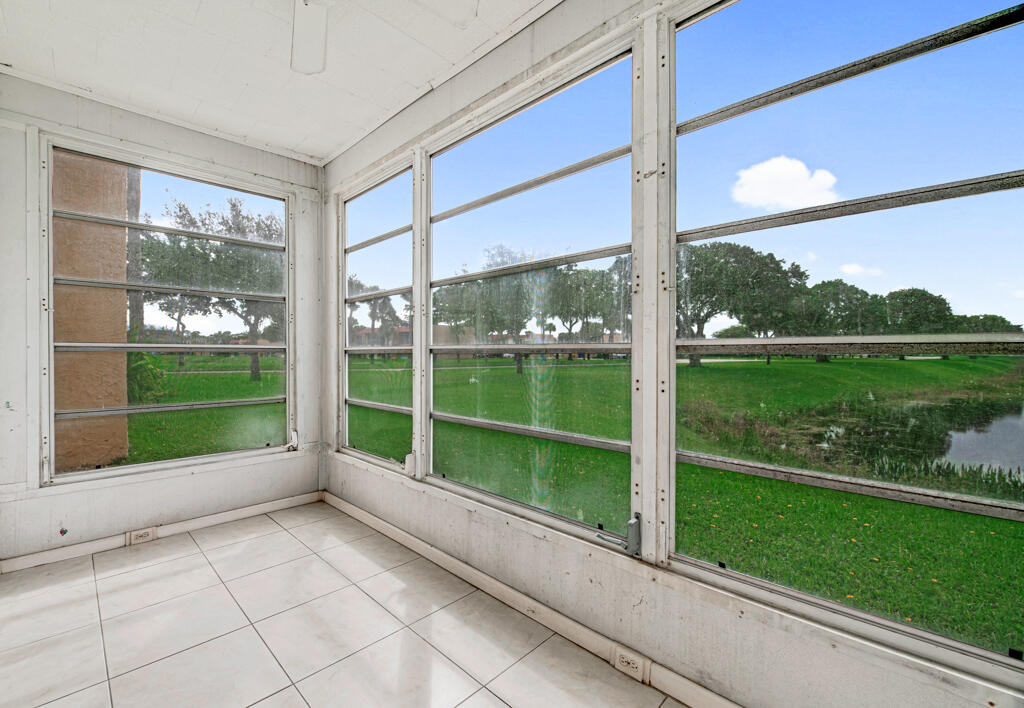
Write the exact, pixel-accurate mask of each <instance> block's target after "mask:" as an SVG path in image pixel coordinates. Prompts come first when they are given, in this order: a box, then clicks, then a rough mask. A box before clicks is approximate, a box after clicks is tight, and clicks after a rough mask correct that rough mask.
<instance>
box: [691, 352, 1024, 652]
mask: <svg viewBox="0 0 1024 708" xmlns="http://www.w3.org/2000/svg"><path fill="white" fill-rule="evenodd" d="M722 366H724V364H723V365H722ZM772 366H774V364H772ZM1022 547H1024V524H1021V523H1019V522H1014V521H1007V520H1003V519H994V518H991V517H986V516H976V515H973V514H966V513H962V512H956V511H950V510H947V509H937V508H932V507H927V506H919V505H916V504H908V503H904V502H897V501H892V500H888V499H876V498H873V497H866V496H862V495H859V494H850V493H845V492H838V491H833V490H830V489H821V488H818V487H809V486H807V485H797V484H793V483H790V482H782V481H778V480H773V479H765V478H761V477H753V476H750V475H744V474H738V473H735V472H724V471H720V470H714V469H708V468H706V467H698V466H695V465H685V464H679V465H677V468H676V549H677V551H678V552H679V553H682V554H685V555H688V556H691V557H694V558H698V559H700V560H704V561H708V562H711V563H715V564H717V563H724V564H725V565H726V567H727V568H729V569H730V570H735V571H738V572H741V573H747V574H749V575H753V576H756V577H758V578H763V579H765V580H769V581H772V582H775V583H779V584H781V585H785V586H787V587H790V588H794V589H796V590H801V591H803V592H808V593H811V594H814V595H817V596H819V597H823V598H825V599H828V600H832V601H835V602H837V603H841V604H842V605H845V606H848V607H853V608H856V609H859V610H865V611H867V612H872V613H874V614H877V615H880V616H882V617H885V618H887V619H890V620H893V621H895V622H899V623H900V624H904V625H907V626H910V627H917V628H919V629H926V630H930V631H933V632H938V633H940V634H944V635H946V636H949V637H953V638H955V639H959V640H962V641H965V642H969V643H971V644H975V645H977V646H980V647H984V648H986V649H990V650H992V651H995V652H997V653H999V654H1003V655H1005V654H1006V653H1007V650H1008V649H1010V648H1017V647H1020V646H1021V645H1022V644H1024V627H1022V626H1021V623H1020V598H1021V597H1024V575H1022V574H1021V573H1020V549H1021V548H1022Z"/></svg>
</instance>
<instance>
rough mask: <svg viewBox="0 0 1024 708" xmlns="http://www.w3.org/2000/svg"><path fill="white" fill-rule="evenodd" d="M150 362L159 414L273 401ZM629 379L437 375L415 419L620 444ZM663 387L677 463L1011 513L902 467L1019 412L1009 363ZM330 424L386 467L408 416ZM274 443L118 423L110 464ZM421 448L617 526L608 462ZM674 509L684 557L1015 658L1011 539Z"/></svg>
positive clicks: (587, 369) (535, 452) (368, 386)
mask: <svg viewBox="0 0 1024 708" xmlns="http://www.w3.org/2000/svg"><path fill="white" fill-rule="evenodd" d="M161 362H162V363H161V368H166V369H167V379H168V380H169V381H170V382H171V383H172V386H171V390H170V392H169V393H168V394H167V396H168V397H167V399H166V400H167V401H168V402H179V401H197V400H214V399H220V398H253V397H261V396H270V395H282V393H283V390H284V388H283V387H284V375H283V360H282V359H280V358H276V357H265V358H264V360H261V368H262V369H263V375H262V380H261V381H258V382H253V381H250V380H249V374H248V366H249V358H248V357H195V358H193V357H186V361H185V366H184V367H183V368H184V369H185V370H189V371H199V372H203V373H192V374H180V373H173V372H174V371H175V370H180V369H178V368H177V358H176V357H170V358H167V357H162V358H161ZM277 365H282V366H279V367H278V368H276V369H275V366H277ZM216 371H229V372H233V373H214V372H216ZM629 377H630V367H629V361H628V360H622V359H605V360H601V359H598V360H589V361H587V360H567V359H565V358H560V359H557V360H556V359H554V358H541V357H533V358H528V359H527V360H526V361H525V363H524V370H523V373H518V372H517V368H516V363H515V362H514V361H513V360H511V359H507V358H494V359H474V358H469V359H461V360H455V359H442V360H438V361H437V362H436V363H435V368H434V371H433V379H434V408H435V410H438V411H444V412H449V413H454V414H459V415H466V416H472V417H478V418H489V419H493V420H499V421H506V422H512V423H520V424H525V425H531V426H539V427H544V428H552V429H557V430H563V431H570V432H579V433H585V434H589V435H597V436H601V437H607V438H613V439H619V440H627V439H628V438H629V433H630V380H629ZM677 377H678V378H677V385H678V401H677V436H678V444H679V446H680V447H683V448H686V449H690V450H695V451H700V452H708V453H714V454H722V455H728V456H732V457H738V458H742V459H750V460H758V461H765V462H771V463H776V464H786V465H795V466H802V467H809V468H813V469H821V470H825V471H834V472H839V473H843V474H853V475H860V476H869V477H870V476H876V477H881V478H891V479H895V480H896V481H902V482H906V483H911V484H919V485H926V486H933V487H939V488H946V489H955V490H957V491H966V492H968V493H975V494H989V495H994V496H1002V497H1006V498H1011V499H1024V491H1022V485H1020V484H1019V483H1014V482H1011V481H1006V480H1003V481H999V480H993V478H991V476H985V475H983V474H982V473H980V472H979V473H977V474H975V473H970V472H968V473H963V474H954V475H950V470H949V468H946V467H942V466H933V468H929V469H930V470H931V472H928V471H927V470H924V468H922V467H921V465H919V464H918V463H917V462H916V460H918V458H920V457H921V456H927V455H933V454H934V453H935V450H934V448H935V445H937V444H940V443H941V441H942V440H945V435H946V434H947V432H948V431H949V430H952V429H966V428H970V427H972V426H977V425H978V424H979V423H984V422H985V421H986V420H990V419H991V418H992V417H993V416H999V415H1002V414H1004V413H1006V412H1007V411H1009V412H1011V413H1012V412H1013V411H1014V410H1016V411H1017V412H1019V411H1020V406H1021V401H1022V400H1024V367H1022V362H1021V360H1020V359H1019V358H1016V359H1015V358H1012V357H983V358H979V359H969V358H967V357H953V358H952V359H950V360H939V359H928V360H908V361H897V360H895V359H834V360H832V361H831V362H829V363H821V364H819V363H815V362H814V361H813V360H812V359H796V358H787V359H778V358H776V359H773V361H772V362H771V364H770V365H767V364H765V362H764V361H763V360H743V361H724V360H719V361H714V360H708V359H705V360H704V366H702V367H700V368H690V367H688V366H687V365H686V364H684V363H683V364H680V365H679V366H678V368H677ZM348 389H349V396H350V397H352V398H359V399H364V400H370V401H378V402H382V403H390V404H394V405H402V406H409V405H411V397H412V371H411V365H410V359H409V357H408V356H397V357H396V356H391V357H379V356H378V357H372V356H363V357H355V356H353V357H350V358H349V364H348ZM1014 407H1016V408H1014ZM348 412H349V419H348V425H349V429H348V435H349V444H350V445H352V446H353V447H356V448H359V449H362V450H366V451H368V452H371V453H373V454H376V455H379V456H381V457H386V458H392V459H395V460H399V461H401V460H403V459H404V457H405V455H406V454H408V453H409V452H410V451H411V448H412V444H411V438H412V419H411V417H410V416H408V415H402V414H399V413H391V412H385V411H378V410H374V409H369V408H365V407H359V406H349V408H348ZM284 430H285V422H284V406H283V405H271V406H250V407H244V408H224V409H209V410H200V411H190V412H186V413H161V414H138V415H134V416H131V418H130V421H129V433H130V438H131V448H132V449H131V453H130V455H129V459H128V460H126V461H129V462H141V461H148V460H157V459H168V458H172V457H180V456H186V455H196V454H206V453H209V452H218V451H223V450H231V449H241V448H250V447H262V446H264V445H265V444H267V443H268V442H269V443H270V444H273V445H279V444H282V443H283V442H284V439H283V437H284ZM830 431H832V432H830ZM836 431H840V432H836ZM433 436H434V437H433V460H434V469H433V472H434V473H435V474H438V475H444V476H445V477H447V478H449V479H453V480H456V481H460V482H462V483H465V484H469V485H472V486H474V487H477V488H480V489H484V490H488V491H491V492H493V493H495V494H499V495H501V496H505V497H507V498H510V499H515V500H518V501H522V502H525V503H528V504H532V505H534V506H536V507H539V508H542V509H546V510H549V511H552V512H553V513H556V514H560V515H563V516H566V517H568V518H571V519H576V520H579V521H582V522H583V523H586V524H589V525H591V526H595V527H597V526H599V525H600V526H602V527H603V528H605V529H608V530H610V531H616V532H619V533H621V532H622V531H623V530H624V528H625V522H626V520H627V518H628V515H629V496H630V488H629V484H630V482H629V479H630V470H629V457H628V456H627V455H625V454H622V453H616V452H609V451H605V450H598V449H594V448H588V447H580V446H575V445H570V444H565V443H555V442H548V441H543V440H537V439H532V438H524V437H520V436H516V435H511V434H508V433H501V432H496V431H491V430H483V429H479V428H475V427H469V426H464V425H457V424H452V423H444V422H436V423H435V424H434V431H433ZM830 436H831V437H830ZM879 441H882V443H879ZM823 442H827V443H828V444H827V445H824V446H823V445H822V443H823ZM894 460H895V461H896V462H899V463H900V464H902V463H904V462H906V461H908V460H909V461H910V462H911V463H912V464H909V463H908V465H904V466H903V467H899V466H898V465H895V464H894ZM1022 464H1024V461H1022ZM901 475H902V476H901ZM676 507H677V524H676V545H677V549H678V550H679V552H680V553H683V554H685V555H689V556H691V557H694V558H698V559H701V560H706V561H709V562H712V563H719V562H721V563H725V564H726V566H727V567H729V568H731V569H734V570H737V571H739V572H743V573H748V574H750V575H754V576H757V577H760V578H764V579H767V580H771V581H773V582H777V583H780V584H782V585H785V586H788V587H792V588H795V589H798V590H802V591H805V592H808V593H812V594H815V595H818V596H820V597H823V598H826V599H828V600H832V601H835V602H837V603H842V604H844V605H849V606H852V607H856V608H860V609H864V610H867V611H870V612H873V613H875V614H878V615H880V616H883V617H886V618H889V619H894V620H897V621H900V622H905V623H907V624H912V625H913V626H916V627H921V628H925V629H930V630H933V631H936V632H940V633H942V634H946V635H948V636H952V637H955V638H957V639H961V640H964V641H967V642H970V643H973V644H977V645H979V646H983V647H987V648H990V649H993V650H995V651H998V652H1000V653H1005V652H1006V651H1007V650H1008V649H1009V648H1010V647H1016V648H1019V647H1022V646H1024V613H1021V612H1020V609H1019V607H1020V601H1021V598H1022V597H1024V524H1020V523H1015V522H1010V521H1003V520H998V519H991V518H987V517H981V516H976V515H971V514H965V513H959V512H953V511H947V510H940V509H932V508H929V507H923V506H918V505H913V504H907V503H900V502H894V501H889V500H881V499H874V498H871V497H865V496H860V495H856V494H850V493H842V492H835V491H831V490H826V489H820V488H815V487H808V486H801V485H795V484H792V483H786V482H780V481H776V480H768V479H762V478H758V477H752V476H748V475H742V474H737V473H731V472H722V471H719V470H713V469H707V468H701V467H696V466H692V465H682V464H680V465H678V466H677V484H676Z"/></svg>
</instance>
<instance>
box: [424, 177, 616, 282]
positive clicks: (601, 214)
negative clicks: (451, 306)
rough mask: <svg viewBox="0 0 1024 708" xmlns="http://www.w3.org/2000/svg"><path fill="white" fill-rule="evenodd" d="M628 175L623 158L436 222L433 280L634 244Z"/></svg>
mask: <svg viewBox="0 0 1024 708" xmlns="http://www.w3.org/2000/svg"><path fill="white" fill-rule="evenodd" d="M629 170H630V161H629V158H628V157H626V158H622V159H619V160H615V161H614V162H610V163H608V164H605V165H601V166H600V167H595V168H593V169H590V170H587V171H585V172H580V173H577V174H575V175H573V176H571V177H566V178H565V179H562V180H559V181H557V182H551V183H549V184H546V185H544V186H543V187H538V188H536V189H531V190H530V191H528V192H523V193H522V194H517V195H516V196H514V197H509V198H507V199H502V200H501V201H499V202H495V203H493V204H488V205H487V206H485V207H480V208H479V209H474V210H473V211H469V212H466V213H465V214H460V215H459V216H456V217H453V218H451V219H445V220H444V221H440V222H438V223H436V224H434V225H433V226H432V227H431V234H432V240H431V244H432V246H431V248H432V252H433V264H434V265H433V268H434V270H433V278H434V279H441V278H448V277H452V276H455V275H460V274H462V273H475V272H477V271H480V270H489V269H491V268H498V267H501V266H504V265H510V264H513V263H528V262H530V261H535V260H537V259H539V258H548V257H551V256H561V255H565V254H567V253H576V252H578V251H586V250H590V249H593V248H601V247H602V246H614V245H617V244H620V243H628V242H629V239H630V234H631V233H632V230H631V229H632V226H631V223H630V208H631V199H632V197H631V190H630V177H629Z"/></svg>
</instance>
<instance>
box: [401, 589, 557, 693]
mask: <svg viewBox="0 0 1024 708" xmlns="http://www.w3.org/2000/svg"><path fill="white" fill-rule="evenodd" d="M412 629H413V631H414V632H416V633H417V634H419V635H420V636H421V637H423V638H424V639H426V640H427V641H428V642H430V644H431V645H433V646H434V647H436V648H437V649H439V650H440V651H441V652H443V653H444V654H445V656H447V657H448V658H449V659H451V660H452V661H454V662H455V663H456V664H458V665H459V666H460V667H462V668H463V669H464V670H465V671H466V672H467V673H469V675H470V676H472V677H473V678H475V679H476V680H477V681H479V682H480V683H488V682H489V681H490V680H491V679H493V678H494V677H495V676H497V675H498V674H500V673H501V672H502V671H504V670H505V669H507V668H508V667H510V666H512V664H514V663H516V662H517V661H519V660H520V659H522V658H523V657H524V656H526V655H527V654H529V653H530V652H531V651H533V650H534V649H536V648H537V647H538V646H539V645H540V644H541V642H543V641H544V640H545V639H547V638H548V637H550V636H551V634H552V632H551V630H550V629H548V628H547V627H545V626H544V625H542V624H539V623H537V622H535V621H534V620H532V619H530V618H529V617H527V616H526V615H524V614H521V613H519V612H516V611H515V610H513V609H512V608H511V607H509V606H508V605H506V604H504V603H501V602H498V601H497V600H495V599H494V598H493V597H491V596H490V595H488V594H486V593H484V592H481V591H479V590H477V591H476V592H474V593H472V594H471V595H467V596H466V597H464V598H462V599H461V600H458V601H457V602H453V603H452V604H450V605H448V607H445V608H444V609H443V610H439V611H437V612H435V613H434V614H432V615H430V616H428V617H424V618H423V619H421V620H420V621H419V622H417V623H416V624H414V625H412Z"/></svg>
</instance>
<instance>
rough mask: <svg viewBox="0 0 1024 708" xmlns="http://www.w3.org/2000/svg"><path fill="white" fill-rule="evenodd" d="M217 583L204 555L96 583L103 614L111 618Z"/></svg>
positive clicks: (181, 559)
mask: <svg viewBox="0 0 1024 708" xmlns="http://www.w3.org/2000/svg"><path fill="white" fill-rule="evenodd" d="M218 583H220V579H219V578H218V577H217V574H216V573H214V572H213V568H211V567H210V564H209V563H207V562H206V559H205V558H203V556H202V555H201V554H197V555H192V556H185V557H184V558H178V559H176V560H172V561H167V562H166V563H160V564H159V565H151V566H149V567H146V568H140V569H139V570H133V571H130V572H128V573H120V574H119V575H112V576H110V577H109V578H103V579H102V580H97V581H96V588H97V590H98V591H99V598H100V615H101V616H102V617H103V618H104V619H109V618H111V617H115V616H117V615H120V614H124V613H125V612H131V611H132V610H138V609H140V608H143V607H147V606H148V605H155V604H156V603H158V602H163V601H164V600H170V599H171V598H172V597H178V596H179V595H185V594H187V593H190V592H193V591H195V590H200V589H202V588H206V587H210V586H211V585H217V584H218Z"/></svg>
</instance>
